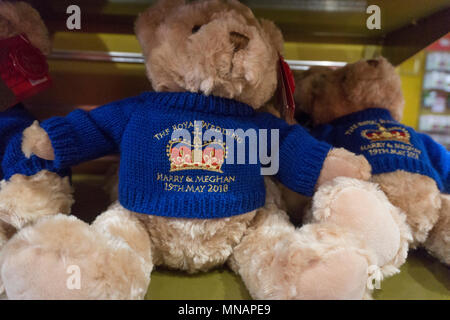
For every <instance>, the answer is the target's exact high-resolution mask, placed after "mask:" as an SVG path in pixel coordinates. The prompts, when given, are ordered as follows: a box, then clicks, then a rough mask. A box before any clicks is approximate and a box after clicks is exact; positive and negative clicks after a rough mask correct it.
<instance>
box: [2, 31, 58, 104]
mask: <svg viewBox="0 0 450 320" xmlns="http://www.w3.org/2000/svg"><path fill="white" fill-rule="evenodd" d="M0 78H1V80H2V81H3V82H4V84H5V85H6V87H8V89H9V90H10V91H11V92H12V94H13V95H14V96H15V99H14V100H11V101H9V102H8V103H7V104H8V105H4V106H3V105H0V110H1V109H5V108H7V107H10V106H12V105H14V104H16V103H18V102H20V101H22V100H24V99H27V98H29V97H31V96H33V95H35V94H36V93H38V92H40V91H42V90H44V89H46V88H48V87H49V86H50V84H51V79H50V76H49V74H48V64H47V60H46V59H45V56H44V55H43V54H42V53H41V51H39V49H37V48H36V47H34V46H33V45H32V44H31V43H30V41H29V40H28V39H27V37H26V36H25V35H24V34H22V35H18V36H15V37H12V38H8V39H3V40H0ZM5 103H6V102H5Z"/></svg>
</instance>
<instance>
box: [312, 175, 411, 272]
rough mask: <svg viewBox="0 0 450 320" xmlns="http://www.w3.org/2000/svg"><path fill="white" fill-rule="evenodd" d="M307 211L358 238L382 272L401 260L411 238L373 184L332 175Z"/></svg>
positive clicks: (395, 210)
mask: <svg viewBox="0 0 450 320" xmlns="http://www.w3.org/2000/svg"><path fill="white" fill-rule="evenodd" d="M311 213H312V214H311V215H310V220H311V221H312V222H329V223H333V224H335V225H337V226H339V227H341V228H343V229H344V230H346V231H347V232H350V233H352V234H354V235H355V236H357V237H361V239H362V240H363V241H364V242H365V243H366V246H367V248H369V249H370V250H371V251H372V252H373V253H375V255H376V257H377V261H376V265H377V266H380V267H385V269H386V270H385V271H386V275H387V274H389V273H391V272H392V270H393V269H392V267H395V268H397V267H399V266H400V265H402V264H403V263H404V262H405V260H406V256H407V252H408V245H409V243H410V241H411V240H412V236H411V232H410V229H409V227H408V225H407V223H406V217H405V215H404V214H403V213H402V212H401V211H400V210H399V208H397V207H395V206H393V205H392V204H391V203H390V201H389V200H388V199H387V197H386V195H385V194H384V193H383V192H382V191H381V190H379V189H378V186H377V185H376V184H374V183H371V182H366V181H361V180H358V179H352V178H345V177H339V178H336V179H334V180H332V181H330V182H328V183H326V184H324V185H323V186H322V187H320V188H319V189H318V191H317V192H316V194H315V196H314V199H313V205H312V210H311ZM388 270H389V271H388Z"/></svg>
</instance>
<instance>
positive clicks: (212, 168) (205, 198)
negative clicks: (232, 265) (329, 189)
mask: <svg viewBox="0 0 450 320" xmlns="http://www.w3.org/2000/svg"><path fill="white" fill-rule="evenodd" d="M196 121H198V122H200V123H201V124H202V129H201V130H202V131H203V132H202V133H204V131H205V130H207V129H208V128H215V129H216V130H217V131H218V132H221V133H226V132H227V130H226V129H238V128H239V129H242V130H243V131H244V132H245V131H246V130H248V129H255V130H258V129H262V128H264V129H269V130H270V129H278V130H279V135H280V148H279V161H280V168H279V170H278V173H277V177H278V178H279V179H280V180H281V182H283V183H284V184H286V185H287V186H288V187H289V188H291V189H293V190H295V191H297V192H299V193H302V194H305V195H312V193H313V192H314V187H315V184H316V181H317V179H318V177H319V175H320V171H321V168H322V164H323V162H324V160H325V158H326V156H327V154H328V152H329V150H330V148H331V147H330V146H329V145H328V144H326V143H322V142H319V141H317V140H316V139H314V138H312V136H311V135H309V134H308V133H307V132H306V131H305V130H304V129H303V128H301V127H300V126H298V125H296V126H290V125H288V124H287V123H286V122H284V121H282V120H280V119H278V118H276V117H274V116H272V115H270V114H267V113H256V112H255V111H254V110H253V108H251V107H250V106H248V105H246V104H244V103H240V102H237V101H234V100H230V99H226V98H220V97H214V96H204V95H201V94H197V93H152V92H148V93H144V94H142V95H140V96H138V97H135V98H128V99H125V100H122V101H119V102H114V103H111V104H108V105H105V106H103V107H100V108H97V109H94V110H92V111H90V112H85V111H82V110H76V111H74V112H72V113H71V114H69V115H68V116H67V117H64V118H62V117H56V118H52V119H49V120H47V121H44V122H43V123H42V124H41V126H42V127H43V128H44V129H45V130H46V131H47V133H48V134H49V137H50V139H51V141H52V146H53V148H54V150H55V164H56V165H57V166H58V167H64V166H69V165H74V164H77V163H80V162H82V161H86V160H90V159H94V158H98V157H101V156H103V155H105V154H108V153H113V152H116V153H120V172H119V201H120V203H121V204H122V206H124V207H125V208H127V209H129V210H131V211H135V212H139V213H145V214H153V215H160V216H169V217H184V218H219V217H226V216H233V215H238V214H243V213H246V212H250V211H252V210H255V209H257V208H259V207H261V206H263V205H264V202H265V188H264V180H263V177H262V176H261V163H260V162H259V161H257V162H256V163H251V162H249V161H246V162H245V163H244V164H239V163H238V162H237V161H234V163H232V164H231V163H229V162H228V161H225V159H226V157H230V156H231V155H230V154H228V152H227V146H226V145H225V144H224V141H219V140H213V141H207V142H204V141H196V140H195V136H196V132H195V122H196ZM177 129H186V130H188V131H190V132H192V131H194V132H193V137H194V138H193V141H186V140H183V139H181V140H176V141H174V140H173V139H172V134H173V132H174V131H175V130H177ZM197 134H200V132H197ZM235 138H236V139H234V140H239V137H235ZM240 138H242V137H240ZM243 138H244V139H243V140H245V137H243ZM269 140H270V139H269ZM249 156H250V155H249Z"/></svg>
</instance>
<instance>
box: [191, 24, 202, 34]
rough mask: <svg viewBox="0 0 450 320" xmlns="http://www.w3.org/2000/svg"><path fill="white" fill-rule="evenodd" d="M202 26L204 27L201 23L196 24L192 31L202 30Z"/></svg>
mask: <svg viewBox="0 0 450 320" xmlns="http://www.w3.org/2000/svg"><path fill="white" fill-rule="evenodd" d="M201 27H202V26H200V25H195V26H194V27H193V28H192V33H196V32H197V31H198V30H200V28H201Z"/></svg>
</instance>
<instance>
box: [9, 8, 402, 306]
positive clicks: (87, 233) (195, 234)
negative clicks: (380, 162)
mask: <svg viewBox="0 0 450 320" xmlns="http://www.w3.org/2000/svg"><path fill="white" fill-rule="evenodd" d="M136 33H137V37H138V39H139V42H140V43H141V45H142V48H143V51H144V56H145V59H146V67H147V72H148V77H149V79H150V81H151V83H152V85H153V87H154V89H155V91H156V92H147V93H144V94H142V95H140V96H138V97H134V98H128V99H125V100H122V101H119V102H113V103H111V104H108V105H106V106H103V107H100V108H97V109H95V110H93V111H90V112H85V111H81V110H77V111H74V112H72V113H70V114H69V115H68V116H67V117H63V118H62V117H57V118H52V119H50V120H47V121H44V122H42V123H41V124H40V126H38V125H37V124H36V125H33V126H32V127H30V128H28V129H27V130H25V132H24V141H23V146H22V147H23V150H24V151H25V152H26V153H29V154H30V153H34V154H37V155H39V156H41V157H43V158H47V159H54V163H55V166H57V167H59V166H65V165H69V164H71V163H78V162H81V161H85V160H87V159H92V158H96V157H99V156H101V155H103V154H107V153H111V152H120V154H121V158H120V170H119V188H118V194H119V200H118V201H117V202H115V203H113V204H112V205H111V206H110V208H109V209H108V210H107V211H106V212H104V213H102V214H100V215H99V216H98V217H97V219H96V220H95V221H94V223H93V224H92V225H88V224H86V223H84V222H82V221H80V220H77V219H76V218H75V217H67V216H63V215H58V216H54V217H49V218H43V219H41V220H39V221H38V222H37V223H35V224H34V225H33V226H29V227H27V228H25V229H23V230H21V231H20V232H19V233H17V234H16V235H15V236H14V237H13V238H12V239H11V240H10V241H9V242H8V243H7V244H6V246H5V248H4V250H3V252H2V254H1V255H0V275H1V279H0V280H1V281H2V283H3V285H4V287H5V290H6V293H7V295H8V297H9V298H13V299H19V298H20V299H37V298H41V299H64V298H71V299H138V298H143V297H144V296H145V293H146V291H147V288H148V284H149V281H150V274H151V271H152V270H153V268H154V266H166V267H169V268H172V269H177V270H184V271H187V272H189V273H192V272H199V271H207V270H210V269H211V268H214V267H217V266H221V265H223V264H225V263H228V264H229V265H230V266H231V268H232V269H233V270H234V271H235V272H236V273H238V274H239V275H240V276H241V277H242V279H243V281H244V282H245V284H246V286H247V288H248V289H249V291H250V293H251V295H252V296H253V297H254V298H257V299H308V298H309V299H361V298H363V297H368V296H369V291H370V289H371V288H372V283H371V281H372V280H381V278H382V276H383V275H388V274H392V273H393V272H395V271H396V267H398V266H399V265H400V264H401V263H403V262H404V260H405V257H406V253H407V246H408V243H407V242H408V239H409V230H408V228H407V226H406V223H405V221H404V216H403V215H402V214H401V213H400V212H399V210H398V209H396V208H395V207H394V206H392V205H391V204H390V202H389V201H388V200H387V198H386V197H385V195H384V194H383V193H382V192H381V191H379V190H378V189H377V187H376V185H375V184H373V183H371V182H367V181H363V180H362V179H368V178H370V166H369V165H368V163H367V162H366V161H365V160H364V158H363V157H360V156H355V155H354V154H352V153H349V152H348V151H346V150H344V149H332V148H331V146H330V145H328V144H325V143H321V142H319V141H317V140H315V139H313V138H312V137H311V136H310V135H309V134H308V133H307V132H306V131H305V130H304V129H303V128H302V127H300V126H299V125H288V124H287V123H285V122H284V121H282V120H281V119H279V118H277V117H274V116H272V115H270V114H268V113H263V112H255V109H258V108H260V107H261V106H263V105H264V104H265V103H266V102H268V101H269V99H271V97H272V96H273V95H274V92H275V89H276V87H277V67H278V63H279V52H281V51H282V47H283V42H282V35H281V33H280V31H279V30H278V29H277V28H276V27H275V25H274V24H273V23H271V22H268V21H265V20H261V21H260V20H257V19H256V18H255V17H254V15H253V13H252V12H251V10H250V9H249V8H247V7H246V6H244V5H242V4H241V3H240V2H238V1H234V0H230V1H219V0H210V1H197V2H189V3H188V4H186V3H185V2H184V1H180V0H161V1H159V2H158V3H157V4H156V5H154V6H152V7H150V8H149V9H148V10H147V11H145V12H144V13H142V14H141V15H140V16H139V18H138V20H137V22H136ZM234 129H236V130H234ZM240 129H242V130H240ZM268 129H270V130H268ZM260 130H262V131H260ZM252 132H253V133H254V134H255V135H253V133H252ZM258 133H259V135H260V137H266V138H268V140H269V141H271V142H274V143H273V144H272V143H270V148H271V149H270V150H271V152H270V154H271V155H274V154H275V155H279V160H280V161H279V168H278V170H275V171H276V172H270V173H269V174H272V175H276V177H277V178H278V179H279V180H280V181H282V182H283V183H284V184H286V185H288V186H289V187H290V188H291V189H293V190H295V191H297V192H300V193H303V194H305V195H308V196H310V195H313V194H314V193H315V196H314V204H313V210H312V215H311V223H310V224H308V225H305V226H303V227H302V228H300V229H296V228H295V227H294V226H293V225H292V224H291V222H290V221H289V217H288V216H287V214H286V213H285V212H284V211H282V210H280V208H279V205H280V201H281V200H280V194H279V192H278V189H277V188H276V187H275V185H274V183H273V182H272V181H271V180H270V179H269V178H266V179H264V178H263V175H262V171H261V170H262V169H263V166H262V162H263V160H261V159H263V158H260V159H257V160H255V159H254V161H252V160H251V159H252V157H253V156H254V155H255V154H258V152H260V150H261V149H263V147H264V148H265V145H264V144H259V147H261V148H260V149H259V150H255V149H253V148H254V147H255V145H257V142H256V141H255V140H253V142H254V143H249V144H248V145H245V141H246V139H251V137H252V136H253V137H256V136H257V135H258ZM269 136H270V137H269ZM276 137H278V138H279V140H278V139H276ZM269 138H270V139H269ZM36 141H47V143H43V144H40V145H37V144H36ZM249 141H250V140H249ZM278 142H280V143H278ZM51 146H52V147H51ZM233 146H236V148H235V149H234V151H232V150H233ZM240 146H241V147H242V146H243V149H241V150H248V153H246V152H243V151H242V152H243V153H244V156H243V158H239V155H242V153H241V154H240V153H239V151H238V150H239V147H240ZM277 148H278V150H277ZM49 149H50V150H51V149H53V150H51V151H50V152H48V150H49ZM265 150H266V151H267V149H265ZM262 154H263V155H265V154H266V153H265V152H263V153H262ZM267 154H269V153H267ZM239 159H240V160H242V161H240V160H239ZM272 160H273V161H271V163H270V165H269V163H268V162H266V161H265V160H264V164H266V165H267V166H265V167H264V168H266V169H267V168H268V167H269V168H270V167H271V166H272V165H275V164H276V163H277V161H276V160H275V158H272ZM272 168H273V167H272ZM336 176H340V177H337V178H335V177H336ZM344 176H347V177H344ZM359 179H361V180H359ZM319 186H320V187H319ZM317 187H319V188H318V190H317V192H315V189H316V188H317ZM68 268H70V269H68ZM74 270H78V272H77V273H76V274H78V275H79V278H78V281H77V280H76V279H74V278H73V276H72V275H71V272H74ZM68 272H69V274H68ZM76 274H75V275H74V276H76ZM69 278H70V279H69ZM69 280H70V281H69ZM72 281H73V282H72ZM68 282H69V285H68ZM77 283H78V284H77Z"/></svg>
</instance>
